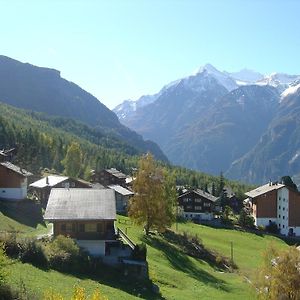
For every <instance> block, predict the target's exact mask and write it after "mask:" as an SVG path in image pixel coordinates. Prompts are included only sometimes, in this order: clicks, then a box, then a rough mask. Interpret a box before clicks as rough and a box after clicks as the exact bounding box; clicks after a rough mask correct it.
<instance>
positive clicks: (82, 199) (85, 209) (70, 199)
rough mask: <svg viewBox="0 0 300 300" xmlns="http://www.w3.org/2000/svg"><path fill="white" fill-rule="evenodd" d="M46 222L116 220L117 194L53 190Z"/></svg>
mask: <svg viewBox="0 0 300 300" xmlns="http://www.w3.org/2000/svg"><path fill="white" fill-rule="evenodd" d="M44 219H45V220H50V221H51V220H115V219H116V201H115V193H114V191H113V190H111V189H102V190H98V189H76V188H74V189H57V188H54V189H52V190H51V193H50V196H49V200H48V204H47V208H46V212H45V215H44Z"/></svg>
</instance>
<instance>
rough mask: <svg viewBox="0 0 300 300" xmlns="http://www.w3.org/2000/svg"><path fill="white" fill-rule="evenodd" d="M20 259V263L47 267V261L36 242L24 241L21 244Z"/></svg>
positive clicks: (40, 246)
mask: <svg viewBox="0 0 300 300" xmlns="http://www.w3.org/2000/svg"><path fill="white" fill-rule="evenodd" d="M20 259H21V261H22V262H26V263H31V264H33V265H35V266H37V267H44V268H45V267H47V266H48V260H47V257H46V255H45V252H44V249H43V247H42V245H41V244H39V242H38V241H35V240H24V242H23V243H22V244H21V254H20Z"/></svg>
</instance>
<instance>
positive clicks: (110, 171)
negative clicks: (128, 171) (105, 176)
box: [105, 168, 127, 179]
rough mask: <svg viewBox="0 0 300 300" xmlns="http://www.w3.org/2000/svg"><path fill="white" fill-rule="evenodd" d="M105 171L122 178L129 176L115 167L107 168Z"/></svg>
mask: <svg viewBox="0 0 300 300" xmlns="http://www.w3.org/2000/svg"><path fill="white" fill-rule="evenodd" d="M105 171H106V172H108V173H109V174H111V175H113V176H115V177H117V178H120V179H125V178H126V177H127V176H126V175H125V174H123V173H122V172H121V171H119V170H117V169H115V168H111V169H106V170H105Z"/></svg>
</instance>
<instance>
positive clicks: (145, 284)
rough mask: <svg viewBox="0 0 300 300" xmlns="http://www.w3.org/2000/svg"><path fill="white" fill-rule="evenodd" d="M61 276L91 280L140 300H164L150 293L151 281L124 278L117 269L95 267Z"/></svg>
mask: <svg viewBox="0 0 300 300" xmlns="http://www.w3.org/2000/svg"><path fill="white" fill-rule="evenodd" d="M58 272H60V273H62V274H66V275H72V276H74V277H76V278H78V279H80V280H85V279H89V280H93V281H97V282H99V283H100V284H103V285H106V286H109V287H112V288H115V289H118V290H122V291H123V292H126V293H128V294H130V295H133V296H136V297H138V298H141V299H149V300H164V299H165V298H164V297H162V296H161V295H160V294H156V293H154V292H153V291H152V282H151V280H148V279H144V280H137V279H136V278H133V277H130V276H124V274H123V272H122V271H120V270H119V269H116V268H113V267H110V266H106V265H104V264H103V265H100V266H97V269H93V270H92V269H91V270H90V271H89V272H78V271H77V272H76V271H73V272H72V271H69V272H61V271H58Z"/></svg>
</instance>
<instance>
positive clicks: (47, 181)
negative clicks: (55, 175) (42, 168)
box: [46, 176, 49, 185]
mask: <svg viewBox="0 0 300 300" xmlns="http://www.w3.org/2000/svg"><path fill="white" fill-rule="evenodd" d="M46 184H47V185H49V178H48V176H47V177H46Z"/></svg>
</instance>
